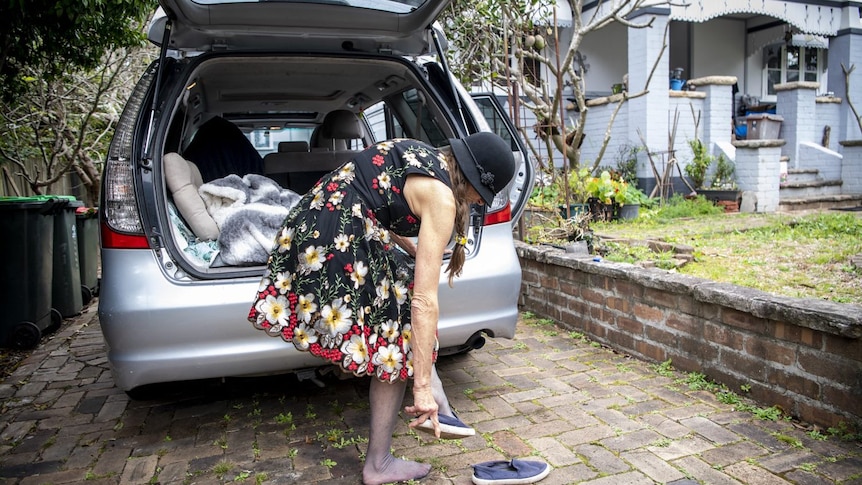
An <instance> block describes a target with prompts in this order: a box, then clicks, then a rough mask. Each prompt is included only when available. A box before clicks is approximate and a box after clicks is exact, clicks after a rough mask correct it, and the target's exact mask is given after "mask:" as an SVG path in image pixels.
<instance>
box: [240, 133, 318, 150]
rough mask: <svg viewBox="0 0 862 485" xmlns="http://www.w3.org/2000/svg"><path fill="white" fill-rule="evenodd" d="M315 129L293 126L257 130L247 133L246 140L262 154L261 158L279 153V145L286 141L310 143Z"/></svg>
mask: <svg viewBox="0 0 862 485" xmlns="http://www.w3.org/2000/svg"><path fill="white" fill-rule="evenodd" d="M313 131H314V127H306V126H292V127H287V128H272V127H264V128H256V129H254V130H252V131H250V132H247V133H245V136H246V138H248V141H250V142H251V144H252V145H253V146H254V149H255V150H257V152H258V153H260V156H261V157H264V156H266V155H267V154H269V153H273V152H276V151H278V144H279V143H281V142H286V141H304V142H306V143H308V141H309V140H310V139H311V133H312V132H313Z"/></svg>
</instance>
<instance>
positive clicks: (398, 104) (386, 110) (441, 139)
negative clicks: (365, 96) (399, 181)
mask: <svg viewBox="0 0 862 485" xmlns="http://www.w3.org/2000/svg"><path fill="white" fill-rule="evenodd" d="M434 113H435V112H434V111H432V109H431V107H430V106H428V104H427V103H426V101H425V97H424V95H422V94H421V93H420V91H419V90H417V89H415V88H411V89H407V90H405V91H402V92H401V93H399V94H397V95H395V96H391V97H389V98H387V99H386V100H384V101H381V102H379V103H377V104H374V105H372V106H370V107H368V108H366V109H365V111H363V113H362V114H363V116H364V117H365V119H366V120H367V122H368V125H369V126H370V128H371V132H372V133H373V134H374V139H375V141H381V140H388V139H390V138H413V139H416V140H422V141H424V142H426V143H428V144H429V145H432V146H437V147H439V146H443V145H448V144H449V139H448V137H447V136H446V134H445V132H444V131H443V129H442V128H441V127H440V125H439V123H438V122H437V120H436V119H435V115H434Z"/></svg>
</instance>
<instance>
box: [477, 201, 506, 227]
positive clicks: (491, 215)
mask: <svg viewBox="0 0 862 485" xmlns="http://www.w3.org/2000/svg"><path fill="white" fill-rule="evenodd" d="M511 221H512V206H511V204H509V202H506V205H504V206H503V207H501V208H499V209H497V210H495V211H494V212H490V211H488V212H486V213H485V220H484V221H483V223H484V225H486V226H490V225H492V224H500V223H502V222H511Z"/></svg>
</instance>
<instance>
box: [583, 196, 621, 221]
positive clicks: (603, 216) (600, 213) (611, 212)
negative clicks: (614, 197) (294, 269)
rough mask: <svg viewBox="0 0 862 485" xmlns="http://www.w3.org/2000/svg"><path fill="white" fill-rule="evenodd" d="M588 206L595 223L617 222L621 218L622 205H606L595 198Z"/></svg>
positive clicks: (592, 198)
mask: <svg viewBox="0 0 862 485" xmlns="http://www.w3.org/2000/svg"><path fill="white" fill-rule="evenodd" d="M587 204H588V205H589V206H590V214H592V215H593V220H594V221H615V220H617V219H618V218H619V217H620V205H619V204H617V203H612V204H605V203H604V202H601V201H600V200H599V199H597V198H595V197H590V198H589V199H587Z"/></svg>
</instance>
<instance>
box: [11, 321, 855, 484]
mask: <svg viewBox="0 0 862 485" xmlns="http://www.w3.org/2000/svg"><path fill="white" fill-rule="evenodd" d="M578 337H579V336H578V335H576V334H572V333H571V332H568V331H566V330H563V329H559V328H557V327H555V326H554V325H551V324H548V322H540V323H537V322H529V323H524V322H522V323H521V324H519V329H518V333H517V336H516V338H515V339H513V340H489V341H488V344H487V345H486V346H485V347H484V348H483V349H480V350H476V351H473V352H471V353H469V354H467V355H462V356H455V357H448V358H442V359H441V362H440V366H439V367H440V373H441V376H442V378H443V380H444V382H445V383H446V384H447V387H448V392H449V393H450V397H451V398H452V401H453V404H454V406H455V407H456V409H457V410H459V412H460V416H461V418H462V419H463V420H464V421H465V422H467V423H471V424H472V425H474V426H475V427H476V429H477V431H478V434H477V435H476V436H474V437H471V438H470V439H465V440H461V441H435V440H433V439H428V438H427V437H426V436H425V435H422V436H419V435H417V434H415V433H413V432H411V431H410V430H409V429H408V428H407V426H406V424H403V425H399V427H398V429H397V430H396V433H397V437H396V440H395V443H394V447H395V452H396V453H397V454H399V455H404V456H407V457H413V458H415V457H420V458H421V459H423V460H426V461H428V462H430V463H432V464H433V465H434V469H433V471H432V474H431V475H430V476H429V477H428V478H426V479H425V480H423V482H422V483H430V484H437V483H441V484H468V483H470V475H471V473H472V472H471V469H470V464H471V463H477V462H481V461H486V460H493V459H505V458H510V457H521V458H530V457H532V459H542V460H546V461H547V462H549V463H551V464H552V465H553V466H554V471H553V472H551V475H550V476H549V477H548V478H546V479H545V480H543V481H542V482H541V483H542V484H543V485H551V484H563V483H588V484H592V485H596V484H652V483H662V484H666V483H671V484H676V485H681V484H696V483H703V484H731V483H733V484H735V483H750V484H785V483H800V484H809V483H810V484H815V483H817V484H821V483H841V484H845V483H847V484H850V483H853V484H862V448H860V446H859V443H857V442H850V441H842V440H839V439H836V438H829V439H827V440H818V439H814V438H813V437H811V436H810V435H809V434H807V433H806V432H805V431H804V430H803V429H800V427H799V426H796V425H794V424H793V423H791V422H788V421H762V420H758V419H756V418H754V417H752V415H751V414H750V413H742V412H735V411H734V410H733V409H732V408H731V406H729V405H726V404H722V403H720V402H718V401H716V399H715V398H714V396H713V395H712V394H711V393H709V392H705V391H691V390H689V389H688V388H687V387H686V386H685V385H683V384H680V383H679V382H677V381H678V379H679V378H680V377H683V376H682V375H681V374H678V373H674V374H672V375H661V374H666V373H661V374H660V373H658V372H657V371H656V369H655V367H654V366H652V365H649V364H647V363H644V362H641V361H638V360H635V359H631V358H629V357H627V356H625V355H620V354H617V353H614V352H612V351H610V350H608V349H604V348H601V347H600V346H597V345H594V344H591V343H590V342H589V341H587V340H585V339H581V338H578ZM160 392H161V397H160V398H159V399H157V400H151V401H130V400H129V398H128V397H127V396H126V395H125V394H124V393H123V392H121V391H119V390H117V389H116V388H115V387H114V386H113V383H112V380H111V375H110V372H109V370H108V366H107V363H106V359H105V354H104V342H103V340H102V336H101V332H100V330H99V322H98V318H97V317H96V314H95V304H92V305H90V306H89V307H88V308H87V309H85V313H84V314H83V315H81V316H80V317H77V318H76V319H74V320H73V321H72V322H71V323H69V324H68V325H66V326H65V327H64V328H63V329H62V330H61V331H60V332H59V333H58V334H56V335H55V336H54V337H53V338H51V339H50V340H49V341H47V342H46V343H44V344H43V345H42V346H41V347H40V348H39V349H38V350H37V351H36V352H34V354H33V355H32V356H31V357H30V358H28V360H27V361H25V363H24V364H23V365H22V366H21V367H20V368H19V369H18V370H17V371H16V373H15V374H14V375H13V376H12V377H10V378H9V379H7V380H6V381H5V382H4V383H3V384H2V385H0V397H2V399H3V400H4V403H5V404H4V407H3V409H2V414H0V480H4V481H5V483H10V484H17V483H21V484H31V483H52V484H61V483H84V482H85V483H88V484H116V483H122V484H127V483H128V484H138V483H162V484H168V483H189V484H191V483H202V484H215V483H296V484H358V483H360V479H359V470H360V468H361V462H362V458H363V453H364V450H365V446H366V443H365V438H366V436H367V434H368V429H367V427H368V403H367V381H365V380H359V379H346V380H342V379H339V378H338V376H335V375H327V376H323V377H322V378H320V379H319V380H318V381H317V382H313V381H309V380H306V381H302V382H299V381H298V380H297V379H296V378H295V377H294V376H276V377H266V378H254V379H229V380H226V381H224V382H202V383H185V384H182V385H175V386H165V387H163V388H161V390H160ZM405 423H406V421H405Z"/></svg>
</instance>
